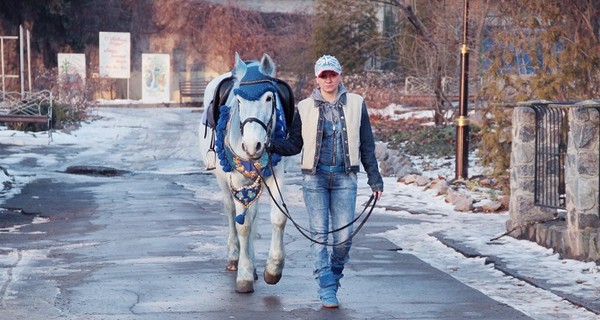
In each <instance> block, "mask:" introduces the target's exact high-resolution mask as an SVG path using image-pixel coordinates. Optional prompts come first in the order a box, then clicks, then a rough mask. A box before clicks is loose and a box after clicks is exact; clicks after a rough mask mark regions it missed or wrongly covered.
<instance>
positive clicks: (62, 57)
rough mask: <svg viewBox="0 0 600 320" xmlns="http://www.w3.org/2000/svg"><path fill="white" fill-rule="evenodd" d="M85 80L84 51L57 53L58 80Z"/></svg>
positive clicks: (69, 81) (67, 81) (70, 81)
mask: <svg viewBox="0 0 600 320" xmlns="http://www.w3.org/2000/svg"><path fill="white" fill-rule="evenodd" d="M78 78H79V79H81V80H83V81H84V82H85V78H86V72H85V54H84V53H59V54H58V81H59V82H66V83H73V82H76V81H77V79H78Z"/></svg>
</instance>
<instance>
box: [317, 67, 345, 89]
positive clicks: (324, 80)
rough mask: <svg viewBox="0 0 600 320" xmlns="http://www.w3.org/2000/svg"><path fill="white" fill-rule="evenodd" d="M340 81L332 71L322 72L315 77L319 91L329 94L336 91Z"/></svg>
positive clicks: (340, 78) (337, 75)
mask: <svg viewBox="0 0 600 320" xmlns="http://www.w3.org/2000/svg"><path fill="white" fill-rule="evenodd" d="M341 81H342V77H341V76H340V75H339V74H338V73H336V72H334V71H323V72H321V74H320V75H319V76H318V77H317V85H318V86H319V88H321V91H323V92H325V93H329V94H332V93H335V92H336V91H337V89H338V85H339V84H340V82H341Z"/></svg>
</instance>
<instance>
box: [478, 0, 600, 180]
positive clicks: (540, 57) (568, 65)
mask: <svg viewBox="0 0 600 320" xmlns="http://www.w3.org/2000/svg"><path fill="white" fill-rule="evenodd" d="M599 15H600V6H598V3H597V1H584V0H564V1H558V0H554V1H545V0H531V1H518V0H503V1H501V2H499V3H497V8H496V12H495V16H496V19H493V21H495V24H494V25H492V26H489V30H488V37H489V38H488V39H489V40H488V43H489V44H490V45H489V46H488V47H487V49H486V50H485V56H484V58H485V60H486V61H487V62H488V63H489V68H488V69H487V71H486V74H485V75H486V77H485V80H484V88H483V93H484V99H485V100H486V101H488V102H489V103H488V104H487V105H486V108H485V110H484V112H485V116H483V117H482V118H483V120H484V121H485V122H484V125H483V127H482V143H481V145H480V158H481V160H482V163H483V164H484V165H486V166H488V167H490V168H491V169H492V171H493V172H492V173H493V175H495V176H496V177H498V178H499V179H502V180H505V181H507V180H508V169H509V165H510V150H511V134H510V126H511V121H510V119H511V118H510V117H511V115H512V109H511V108H506V107H505V106H506V105H507V104H508V105H511V104H512V105H514V104H515V103H516V102H523V101H529V100H550V101H568V100H588V99H598V98H599V95H600V92H599V90H600V78H599V76H600V73H599V71H600V40H599V39H600V37H599V34H598V32H599V30H600V28H599V27H600V21H599V20H598V18H597V17H598V16H599Z"/></svg>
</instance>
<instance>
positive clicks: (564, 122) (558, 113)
mask: <svg viewBox="0 0 600 320" xmlns="http://www.w3.org/2000/svg"><path fill="white" fill-rule="evenodd" d="M531 108H532V109H533V110H534V111H535V162H534V170H535V171H534V181H535V182H534V183H535V185H534V204H535V205H537V206H541V207H549V208H557V209H566V188H565V156H566V154H567V142H568V136H567V135H568V129H569V125H568V107H567V106H564V105H554V104H551V103H535V104H533V105H531Z"/></svg>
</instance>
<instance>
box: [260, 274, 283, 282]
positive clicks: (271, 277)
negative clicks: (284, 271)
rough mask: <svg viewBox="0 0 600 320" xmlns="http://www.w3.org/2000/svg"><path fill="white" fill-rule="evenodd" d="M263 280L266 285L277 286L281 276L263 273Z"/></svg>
mask: <svg viewBox="0 0 600 320" xmlns="http://www.w3.org/2000/svg"><path fill="white" fill-rule="evenodd" d="M264 278H265V282H266V283H268V284H277V282H279V280H281V274H278V275H272V274H270V273H268V272H266V271H265V273H264Z"/></svg>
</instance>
